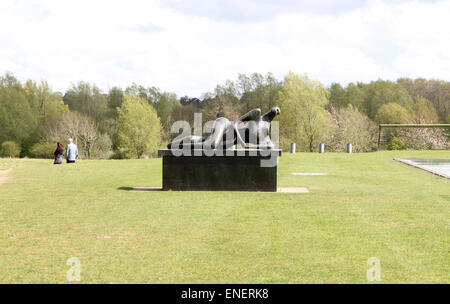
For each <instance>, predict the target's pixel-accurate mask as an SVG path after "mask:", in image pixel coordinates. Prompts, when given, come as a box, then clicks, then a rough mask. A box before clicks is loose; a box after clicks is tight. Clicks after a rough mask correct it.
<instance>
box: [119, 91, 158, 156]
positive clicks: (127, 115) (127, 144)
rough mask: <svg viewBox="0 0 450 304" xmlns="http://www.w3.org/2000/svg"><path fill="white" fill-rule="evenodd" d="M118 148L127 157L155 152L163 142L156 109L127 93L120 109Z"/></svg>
mask: <svg viewBox="0 0 450 304" xmlns="http://www.w3.org/2000/svg"><path fill="white" fill-rule="evenodd" d="M118 114H119V117H118V143H119V144H118V148H119V150H120V151H121V154H122V155H125V156H126V157H138V158H140V157H142V155H143V154H144V153H155V152H156V151H157V149H158V147H159V145H160V142H161V123H160V120H159V118H158V116H157V114H156V111H155V110H154V108H153V107H151V106H150V105H149V104H148V102H147V101H146V100H145V99H143V98H141V97H138V96H130V95H125V98H124V102H123V104H122V107H121V108H120V109H119V110H118Z"/></svg>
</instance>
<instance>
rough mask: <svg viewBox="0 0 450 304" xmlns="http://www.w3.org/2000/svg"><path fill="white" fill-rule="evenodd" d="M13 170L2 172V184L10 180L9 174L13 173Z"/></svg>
mask: <svg viewBox="0 0 450 304" xmlns="http://www.w3.org/2000/svg"><path fill="white" fill-rule="evenodd" d="M12 170H13V169H8V170H3V171H0V184H3V183H5V182H6V181H7V180H8V174H9V173H11V172H12Z"/></svg>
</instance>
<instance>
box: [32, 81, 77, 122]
mask: <svg viewBox="0 0 450 304" xmlns="http://www.w3.org/2000/svg"><path fill="white" fill-rule="evenodd" d="M24 89H25V92H26V95H27V99H28V102H29V103H30V105H32V108H33V111H34V112H35V113H36V114H37V115H38V116H39V118H40V119H41V120H43V119H47V118H50V117H54V116H58V115H61V114H64V113H66V112H68V111H69V108H68V106H67V105H65V104H64V102H63V100H62V98H61V95H59V94H58V93H56V92H53V91H52V90H51V89H50V86H49V84H48V83H47V82H46V81H41V83H39V84H38V83H36V82H35V81H32V80H28V81H27V82H26V83H25V86H24Z"/></svg>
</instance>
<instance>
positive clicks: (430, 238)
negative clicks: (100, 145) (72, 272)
mask: <svg viewBox="0 0 450 304" xmlns="http://www.w3.org/2000/svg"><path fill="white" fill-rule="evenodd" d="M394 157H404V158H407V157H415V158H421V157H435V158H449V157H450V153H449V152H448V151H427V152H420V151H416V152H412V151H401V152H377V153H361V154H351V155H349V154H335V153H326V154H320V155H319V154H315V153H314V154H313V153H298V154H295V155H289V154H287V153H286V154H284V155H283V156H282V157H281V159H280V164H279V172H278V174H279V186H281V187H294V186H298V187H302V186H304V187H308V188H309V190H310V193H308V194H295V193H243V192H240V193H236V192H234V193H233V192H130V191H126V190H124V189H127V187H138V186H161V160H160V159H149V160H120V161H119V160H109V161H80V162H79V163H77V164H75V165H67V164H64V165H62V166H53V165H51V161H48V160H0V170H3V169H6V168H7V167H13V168H14V171H13V172H12V173H11V174H10V176H9V180H8V181H7V182H6V183H5V184H2V185H0V283H10V282H14V283H66V282H67V281H66V272H67V270H68V269H69V266H67V265H66V260H67V259H68V258H70V257H77V258H79V259H80V261H81V283H124V282H125V283H132V282H138V283H141V282H142V283H304V282H308V283H309V282H314V283H322V282H323V283H325V282H326V283H367V279H366V272H367V270H368V268H369V266H367V264H366V261H367V259H368V258H370V257H377V258H379V259H380V261H381V279H382V281H381V282H383V283H404V282H408V283H431V282H436V283H450V280H449V277H450V267H449V265H450V263H449V261H450V260H449V258H450V254H449V249H450V248H449V243H450V233H449V232H450V231H449V219H450V208H449V205H450V181H449V180H446V179H444V178H441V177H437V176H435V175H432V174H430V173H427V172H425V171H422V170H418V169H415V168H412V167H409V166H406V165H404V164H401V163H398V162H395V161H393V160H392V159H393V158H394ZM292 172H327V173H328V175H326V176H293V175H292V174H291V173H292Z"/></svg>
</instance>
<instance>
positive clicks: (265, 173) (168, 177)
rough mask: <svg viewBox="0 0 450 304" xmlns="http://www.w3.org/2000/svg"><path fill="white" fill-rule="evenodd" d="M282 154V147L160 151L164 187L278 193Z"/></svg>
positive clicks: (177, 189)
mask: <svg viewBox="0 0 450 304" xmlns="http://www.w3.org/2000/svg"><path fill="white" fill-rule="evenodd" d="M186 152H187V153H186ZM186 154H188V155H186ZM189 154H190V155H189ZM280 155H281V150H270V151H267V150H257V149H247V150H227V151H223V150H213V151H212V150H189V151H185V150H170V149H166V150H159V151H158V156H160V157H162V161H163V190H175V191H268V192H276V191H277V166H278V157H279V156H280Z"/></svg>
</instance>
